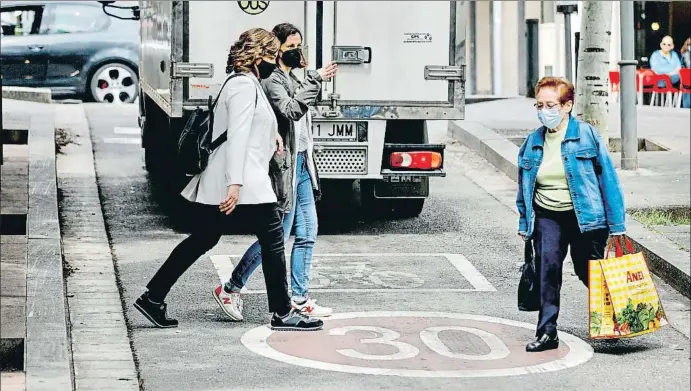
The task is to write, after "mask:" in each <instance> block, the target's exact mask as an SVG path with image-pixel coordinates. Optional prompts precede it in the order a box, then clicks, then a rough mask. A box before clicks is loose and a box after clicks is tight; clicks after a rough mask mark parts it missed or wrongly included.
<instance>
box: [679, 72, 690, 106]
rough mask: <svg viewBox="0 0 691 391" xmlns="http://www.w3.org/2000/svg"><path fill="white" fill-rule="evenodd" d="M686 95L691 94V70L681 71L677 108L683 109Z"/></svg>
mask: <svg viewBox="0 0 691 391" xmlns="http://www.w3.org/2000/svg"><path fill="white" fill-rule="evenodd" d="M684 94H691V68H681V69H680V70H679V93H678V94H677V98H676V100H677V108H680V107H681V101H682V100H683V99H684V98H683V97H684Z"/></svg>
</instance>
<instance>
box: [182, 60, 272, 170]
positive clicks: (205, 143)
mask: <svg viewBox="0 0 691 391" xmlns="http://www.w3.org/2000/svg"><path fill="white" fill-rule="evenodd" d="M236 76H243V74H242V73H234V74H232V75H230V76H229V77H227V78H226V81H225V82H223V85H222V86H221V89H220V90H219V91H218V95H217V96H216V100H212V99H211V98H212V97H211V95H209V103H208V107H207V108H202V107H197V108H196V109H195V110H194V111H193V112H192V114H191V115H190V117H189V119H188V120H187V122H186V123H185V127H184V128H183V129H182V133H181V134H180V138H179V139H178V151H177V163H178V164H179V165H180V169H181V170H183V171H184V173H185V174H186V175H190V176H193V175H197V174H201V173H202V171H204V170H205V169H206V166H207V165H208V164H209V156H210V155H211V153H212V152H213V151H214V150H215V149H216V148H218V147H219V146H221V144H223V143H224V142H225V141H226V140H227V139H228V131H227V130H226V131H225V132H223V133H222V134H221V135H220V136H218V138H217V139H216V140H213V139H212V137H213V131H214V109H215V108H216V105H217V104H218V99H219V98H220V97H221V92H223V88H224V87H225V86H226V84H227V83H228V82H229V81H230V79H232V78H234V77H236ZM258 96H259V94H257V97H258ZM254 105H255V107H256V106H257V98H256V97H255V99H254Z"/></svg>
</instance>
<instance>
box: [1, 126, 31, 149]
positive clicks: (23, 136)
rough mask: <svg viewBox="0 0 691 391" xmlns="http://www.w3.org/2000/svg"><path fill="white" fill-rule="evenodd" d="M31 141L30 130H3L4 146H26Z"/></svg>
mask: <svg viewBox="0 0 691 391" xmlns="http://www.w3.org/2000/svg"><path fill="white" fill-rule="evenodd" d="M28 141H29V130H28V129H3V130H2V144H4V145H26V144H27V143H28Z"/></svg>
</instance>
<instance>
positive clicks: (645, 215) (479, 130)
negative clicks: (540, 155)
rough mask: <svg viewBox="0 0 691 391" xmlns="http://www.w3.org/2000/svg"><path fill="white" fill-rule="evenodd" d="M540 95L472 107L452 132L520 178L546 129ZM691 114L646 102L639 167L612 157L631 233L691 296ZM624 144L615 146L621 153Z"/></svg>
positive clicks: (614, 131) (613, 125)
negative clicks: (526, 143)
mask: <svg viewBox="0 0 691 391" xmlns="http://www.w3.org/2000/svg"><path fill="white" fill-rule="evenodd" d="M533 103H534V100H533V99H527V98H515V99H506V100H498V101H492V102H483V103H477V104H471V105H467V106H466V120H465V121H456V122H451V123H450V124H449V133H450V134H451V135H452V136H453V137H454V138H456V139H458V140H459V141H461V142H462V143H464V144H466V145H467V146H468V147H470V148H471V149H473V150H475V151H476V152H478V153H479V154H480V155H481V156H482V157H483V158H485V159H487V160H488V161H489V162H490V163H492V164H493V165H494V166H496V167H497V168H498V169H499V170H501V171H502V172H504V173H505V174H506V175H507V176H509V177H510V178H512V179H513V180H514V181H515V180H516V179H517V172H518V168H517V166H516V157H517V154H518V148H519V146H520V145H521V142H522V141H523V139H524V138H525V137H526V136H527V135H528V134H529V133H530V132H531V131H532V130H533V129H535V128H537V127H538V126H540V123H539V121H538V120H537V115H536V114H535V108H534V106H533ZM620 122H621V121H620V119H619V107H618V105H617V104H610V112H609V137H610V145H612V144H614V145H615V146H617V147H618V144H620V134H621V130H620V129H621V127H620ZM690 132H691V111H689V110H688V109H670V108H660V107H650V106H642V107H641V106H639V107H638V138H639V149H641V148H643V147H645V148H644V149H646V150H645V151H639V153H638V161H639V167H640V168H639V169H638V170H637V171H635V172H632V171H623V170H621V169H620V166H621V164H620V162H621V154H620V153H619V152H612V153H611V156H612V159H613V160H614V162H615V165H616V166H617V168H618V172H619V176H620V180H621V182H622V186H623V188H624V192H625V198H626V206H627V211H628V212H629V214H628V215H627V230H628V232H627V233H628V235H629V236H630V237H631V239H632V240H633V241H634V242H635V244H636V245H637V246H639V248H642V249H643V250H644V251H645V253H646V257H647V259H648V261H649V262H650V264H651V268H652V269H653V271H654V272H655V273H656V274H658V275H659V276H660V277H662V278H664V279H665V280H666V281H667V282H668V283H669V284H670V285H672V286H674V287H675V288H676V289H678V290H680V291H681V292H682V293H683V294H684V295H686V296H687V297H688V296H689V294H690V293H689V291H690V290H691V277H690V276H689V268H690V266H691V262H690V261H689V241H690V240H691V235H690V234H689V205H690V198H689V192H690V191H689V183H691V182H690V179H691V147H690V144H691V135H690ZM616 150H618V148H615V151H616Z"/></svg>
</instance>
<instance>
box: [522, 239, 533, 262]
mask: <svg viewBox="0 0 691 391" xmlns="http://www.w3.org/2000/svg"><path fill="white" fill-rule="evenodd" d="M523 257H524V258H523V259H524V261H525V263H531V264H532V263H533V241H532V240H530V239H528V240H526V241H525V247H524V248H523Z"/></svg>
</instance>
